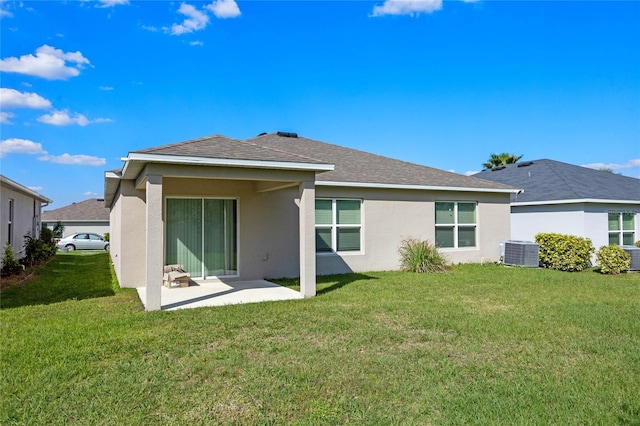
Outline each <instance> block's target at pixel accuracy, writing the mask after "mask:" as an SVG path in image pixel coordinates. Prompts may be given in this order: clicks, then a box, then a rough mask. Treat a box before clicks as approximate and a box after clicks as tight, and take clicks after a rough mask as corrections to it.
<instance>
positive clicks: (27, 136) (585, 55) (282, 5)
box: [0, 0, 640, 208]
mask: <svg viewBox="0 0 640 426" xmlns="http://www.w3.org/2000/svg"><path fill="white" fill-rule="evenodd" d="M0 10H1V21H0V24H1V25H0V31H1V33H0V36H1V42H0V43H1V45H0V54H1V57H0V79H1V80H0V88H1V89H2V91H1V93H0V95H1V96H0V106H1V111H0V119H1V120H2V124H1V135H0V139H1V142H0V144H1V145H0V147H1V150H2V151H1V154H0V155H1V156H2V157H1V158H0V162H1V170H2V171H1V172H2V174H4V175H5V176H7V177H9V178H11V179H13V180H16V181H18V182H20V183H22V184H23V185H26V186H29V187H31V188H34V189H36V190H37V191H38V192H40V193H42V194H44V195H46V196H48V197H49V198H52V199H53V200H54V204H52V205H51V207H50V208H58V207H63V206H65V205H67V204H70V203H71V202H74V201H81V200H84V199H86V198H90V197H101V196H102V195H103V177H104V172H105V171H106V170H110V169H115V168H119V167H121V166H122V162H121V161H120V158H121V157H124V156H126V155H127V153H128V152H129V151H133V150H137V149H141V148H146V147H151V146H157V145H162V144H166V143H173V142H179V141H184V140H188V139H191V138H196V137H201V136H207V135H212V134H223V135H226V136H230V137H235V138H248V137H253V136H255V135H258V134H259V133H262V132H274V131H278V130H280V131H289V132H297V133H299V134H300V135H303V136H306V137H310V138H313V139H318V140H322V141H326V142H331V143H336V144H339V145H344V146H348V147H352V148H356V149H361V150H366V151H370V152H374V153H377V154H381V155H386V156H390V157H394V158H399V159H402V160H406V161H412V162H415V163H419V164H424V165H428V166H432V167H437V168H440V169H444V170H452V171H455V172H457V173H461V174H466V173H470V172H473V171H479V170H480V169H481V164H482V163H483V162H484V161H486V160H487V159H488V157H489V156H490V154H491V153H500V152H511V153H514V154H518V155H524V156H523V160H535V159H539V158H550V159H555V160H558V161H564V162H567V163H571V164H577V165H589V166H591V167H595V168H597V167H608V168H611V169H614V171H615V172H617V173H622V174H625V175H627V176H633V177H640V25H639V24H638V23H639V22H640V2H638V1H602V2H599V1H584V2H580V1H557V2H556V1H530V2H527V1H493V0H479V1H453V0H451V1H440V0H415V1H398V0H379V1H349V2H345V1H321V2H319V1H278V2H272V1H237V2H235V1H234V0H217V1H213V2H211V1H206V2H200V1H184V2H169V1H123V0H112V1H66V2H55V1H33V2H31V1H10V0H5V1H2V2H1V3H0Z"/></svg>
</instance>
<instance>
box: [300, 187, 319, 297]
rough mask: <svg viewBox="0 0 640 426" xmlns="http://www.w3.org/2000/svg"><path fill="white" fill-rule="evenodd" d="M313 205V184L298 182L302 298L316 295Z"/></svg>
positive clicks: (314, 202)
mask: <svg viewBox="0 0 640 426" xmlns="http://www.w3.org/2000/svg"><path fill="white" fill-rule="evenodd" d="M315 204H316V187H315V182H314V181H303V182H300V204H299V208H300V211H299V215H300V221H299V222H300V294H302V296H303V297H313V296H315V295H316V227H315V225H316V217H315V214H316V213H315V212H316V209H315Z"/></svg>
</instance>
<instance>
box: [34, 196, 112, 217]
mask: <svg viewBox="0 0 640 426" xmlns="http://www.w3.org/2000/svg"><path fill="white" fill-rule="evenodd" d="M42 220H43V221H44V222H57V221H65V220H87V221H93V220H98V221H107V222H108V221H109V209H108V208H107V207H105V206H104V200H102V199H98V198H91V199H89V200H85V201H81V202H79V203H73V204H71V205H68V206H65V207H60V208H59V209H55V210H49V211H45V212H43V213H42Z"/></svg>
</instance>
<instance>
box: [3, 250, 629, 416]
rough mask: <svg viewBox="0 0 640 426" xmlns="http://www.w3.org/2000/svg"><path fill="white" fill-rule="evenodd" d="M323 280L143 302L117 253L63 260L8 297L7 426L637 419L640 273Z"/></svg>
mask: <svg viewBox="0 0 640 426" xmlns="http://www.w3.org/2000/svg"><path fill="white" fill-rule="evenodd" d="M319 281H320V283H319V285H318V289H319V291H318V297H315V298H313V299H307V300H303V301H284V302H265V303H260V304H249V305H235V306H224V307H215V308H200V309H189V310H179V311H172V312H143V311H142V306H141V304H140V302H139V300H138V298H137V294H136V293H135V291H132V290H118V289H117V288H115V287H114V284H115V280H114V278H113V274H112V272H111V270H110V269H109V267H108V255H107V254H104V253H99V254H94V255H88V256H87V255H85V256H79V255H76V254H75V253H74V254H65V255H58V256H56V258H55V259H54V260H53V261H52V262H51V263H49V264H48V265H47V266H46V267H45V268H44V269H43V270H42V271H41V272H40V274H39V276H38V277H36V278H35V279H34V280H32V281H31V282H29V283H28V284H27V285H24V286H21V287H17V288H11V289H6V290H4V291H3V292H2V294H1V295H0V306H1V307H2V310H1V311H0V326H1V328H0V330H1V334H0V336H1V342H2V347H1V349H0V355H1V357H0V371H2V375H1V376H0V396H1V398H0V404H1V405H0V424H3V425H5V424H80V425H82V424H87V425H89V424H91V425H94V424H98V425H100V424H104V425H106V424H109V425H110V424H148V423H160V424H185V425H186V424H189V425H192V424H282V423H287V424H344V423H358V424H376V425H377V424H399V423H403V424H404V423H409V424H483V425H484V424H607V425H616V424H618V425H638V424H640V350H639V348H640V321H639V317H638V312H640V275H638V274H623V275H619V276H604V275H600V274H598V273H595V272H593V271H585V272H580V273H566V272H558V271H550V270H539V269H534V270H532V269H519V268H503V267H498V266H495V265H460V266H455V267H454V268H453V269H452V270H451V272H449V273H447V274H433V275H431V274H424V275H420V274H411V273H400V272H381V273H368V274H350V275H342V276H333V277H322V278H321V279H320V280H319ZM64 283H66V286H67V288H66V289H64V287H65V285H64ZM284 283H285V284H286V285H288V286H291V287H295V286H296V283H295V281H286V282H284ZM54 286H55V287H56V288H57V291H60V292H63V291H64V292H65V293H64V296H62V295H60V294H55V293H56V292H55V291H50V290H51V288H50V287H54ZM47 294H48V296H47ZM36 295H37V296H36ZM63 299H66V300H63Z"/></svg>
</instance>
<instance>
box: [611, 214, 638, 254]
mask: <svg viewBox="0 0 640 426" xmlns="http://www.w3.org/2000/svg"><path fill="white" fill-rule="evenodd" d="M635 230H636V214H635V213H634V212H615V211H610V212H609V244H615V245H625V246H626V245H629V246H630V245H633V243H634V241H635Z"/></svg>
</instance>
